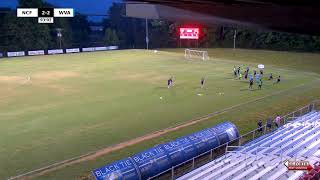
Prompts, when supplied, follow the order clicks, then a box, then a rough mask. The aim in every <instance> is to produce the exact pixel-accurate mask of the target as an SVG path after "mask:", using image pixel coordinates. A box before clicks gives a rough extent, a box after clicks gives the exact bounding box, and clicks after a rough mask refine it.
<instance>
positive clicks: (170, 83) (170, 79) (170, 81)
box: [168, 77, 173, 89]
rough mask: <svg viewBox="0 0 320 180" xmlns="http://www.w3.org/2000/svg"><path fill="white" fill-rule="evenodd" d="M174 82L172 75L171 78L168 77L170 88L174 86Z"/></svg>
mask: <svg viewBox="0 0 320 180" xmlns="http://www.w3.org/2000/svg"><path fill="white" fill-rule="evenodd" d="M172 83H173V81H172V77H170V78H169V79H168V89H169V88H171V87H172Z"/></svg>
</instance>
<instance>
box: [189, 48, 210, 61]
mask: <svg viewBox="0 0 320 180" xmlns="http://www.w3.org/2000/svg"><path fill="white" fill-rule="evenodd" d="M184 57H185V58H186V59H192V58H201V59H202V60H208V59H209V56H208V52H207V51H200V50H193V49H185V50H184Z"/></svg>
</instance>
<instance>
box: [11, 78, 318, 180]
mask: <svg viewBox="0 0 320 180" xmlns="http://www.w3.org/2000/svg"><path fill="white" fill-rule="evenodd" d="M315 81H319V79H317V80H315ZM315 81H312V82H311V83H315ZM311 83H308V84H311ZM305 85H306V84H304V83H303V84H300V85H298V86H295V87H293V88H290V89H285V90H281V91H278V92H274V93H271V94H269V95H266V96H262V97H260V98H256V99H253V100H250V101H246V102H243V103H239V104H236V105H233V106H230V107H228V108H225V109H222V110H219V111H215V112H213V113H210V114H207V115H205V116H201V117H198V118H195V119H192V120H189V121H186V122H183V123H179V124H176V125H174V126H171V127H168V128H165V129H162V130H158V131H155V132H152V133H149V134H146V135H144V136H140V137H137V138H134V139H131V140H128V141H125V142H121V143H119V144H115V145H111V146H107V147H105V148H102V149H100V150H97V151H93V152H89V153H87V154H84V155H80V156H77V157H73V158H71V159H67V160H64V161H60V162H57V163H54V164H51V165H49V166H45V167H42V168H39V169H36V170H33V171H29V172H27V173H23V174H20V175H17V176H14V177H11V178H9V180H16V179H29V178H32V177H37V176H40V175H43V174H46V173H48V172H51V171H54V170H57V169H61V168H63V167H65V166H70V165H73V164H76V163H80V162H84V161H88V160H91V159H94V158H96V157H99V156H102V155H105V154H108V153H110V152H112V151H116V150H119V149H123V148H125V147H128V146H132V145H134V144H138V143H140V142H143V141H146V140H149V139H153V138H156V137H159V136H161V135H164V134H167V133H169V132H173V131H176V130H178V129H181V128H183V127H187V126H191V125H193V124H196V123H199V122H202V121H205V120H207V119H210V118H212V117H214V116H216V115H219V114H223V113H225V112H228V111H229V110H232V109H235V108H237V107H242V106H243V105H246V104H250V103H253V102H256V101H260V100H263V99H265V98H268V97H271V96H275V95H279V94H282V93H285V92H288V91H291V90H293V89H297V88H301V87H303V86H305Z"/></svg>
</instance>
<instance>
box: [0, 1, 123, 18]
mask: <svg viewBox="0 0 320 180" xmlns="http://www.w3.org/2000/svg"><path fill="white" fill-rule="evenodd" d="M46 1H47V2H49V3H51V4H53V5H55V6H57V7H65V8H74V9H75V10H76V11H77V12H80V13H84V14H106V12H107V9H108V8H109V7H110V6H111V5H112V2H121V0H46ZM16 6H17V0H0V7H11V8H15V7H16ZM89 19H90V20H94V21H99V20H101V17H89Z"/></svg>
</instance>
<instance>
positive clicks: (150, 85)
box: [0, 49, 320, 179]
mask: <svg viewBox="0 0 320 180" xmlns="http://www.w3.org/2000/svg"><path fill="white" fill-rule="evenodd" d="M208 52H209V56H210V58H211V59H210V60H208V61H202V60H191V61H190V60H185V59H184V57H183V49H166V50H160V51H159V52H158V53H154V51H145V50H119V51H108V52H95V53H79V54H65V55H53V56H38V57H23V58H10V59H4V60H1V61H0V177H1V178H0V179H2V178H4V179H7V178H9V177H12V176H15V175H18V174H21V173H25V172H28V171H31V170H34V169H37V168H41V167H43V166H47V165H50V164H52V163H55V162H59V161H62V160H65V159H69V158H72V157H75V156H79V155H82V154H85V153H88V152H91V151H95V150H98V149H101V148H104V147H107V146H111V145H114V144H118V143H120V142H124V141H127V140H130V139H133V138H136V137H139V136H143V135H145V134H148V133H151V132H154V131H158V130H160V129H164V128H167V127H170V126H174V125H176V124H179V123H183V122H187V121H189V120H192V119H195V118H197V117H201V116H204V115H207V114H209V113H212V112H216V111H219V110H222V109H225V108H228V107H232V106H237V105H239V104H242V105H241V106H237V108H234V109H232V110H230V112H226V113H224V114H221V115H218V116H215V117H212V118H210V119H208V120H206V121H203V122H201V123H199V124H196V125H192V126H190V127H187V128H183V129H181V130H179V131H177V132H171V133H168V134H166V135H165V136H162V137H158V138H155V139H152V140H149V141H146V142H143V143H140V144H137V145H134V146H131V147H129V148H126V149H123V150H120V151H117V152H112V153H110V154H108V155H105V156H102V157H100V158H98V159H95V160H91V161H88V162H84V163H80V164H77V165H75V166H72V167H66V168H63V169H59V170H58V171H55V172H53V173H51V174H50V173H49V174H46V175H45V176H42V177H39V178H40V179H74V178H76V177H79V176H86V175H88V173H89V171H90V170H92V169H94V168H97V167H100V166H102V165H104V164H107V163H109V162H111V161H113V160H117V159H120V158H123V157H125V156H128V155H131V154H133V153H135V152H137V151H140V150H143V149H147V148H149V147H151V146H153V145H155V144H158V143H162V142H165V141H168V140H170V139H174V138H176V137H179V136H182V135H185V134H187V133H190V132H194V131H196V130H199V129H202V128H205V127H208V126H213V125H215V124H217V123H219V122H222V121H224V120H230V121H232V122H233V123H235V124H236V125H237V126H238V128H239V130H240V132H241V133H245V132H248V131H250V130H252V129H254V128H255V127H256V122H257V121H258V119H263V121H265V120H264V119H265V118H266V117H268V116H271V115H273V116H274V115H275V114H277V113H279V114H281V115H284V114H285V113H287V112H290V111H293V110H295V109H296V108H298V107H299V106H303V105H304V104H306V103H309V102H310V101H312V100H314V99H317V98H319V97H320V81H319V79H320V74H319V73H320V69H319V67H320V55H319V54H308V53H289V52H273V51H258V50H256V51H254V50H251V51H249V50H235V51H234V50H232V49H208ZM258 64H264V65H265V71H264V77H263V86H262V90H258V89H257V86H256V84H254V90H253V91H250V90H248V86H249V83H248V81H247V80H244V79H243V80H239V79H236V78H235V77H234V76H233V66H241V69H242V72H243V70H244V69H245V67H246V66H250V68H251V72H252V70H253V69H257V68H256V67H257V65H258ZM269 73H272V74H273V76H274V78H275V77H277V76H278V75H281V83H279V84H274V82H275V80H272V81H269V80H267V76H268V75H269ZM171 76H174V86H173V87H172V88H170V89H168V88H167V80H168V79H169V78H170V77H171ZM201 77H206V84H205V87H204V88H200V79H201ZM255 100H257V101H255ZM246 102H250V103H246Z"/></svg>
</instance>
